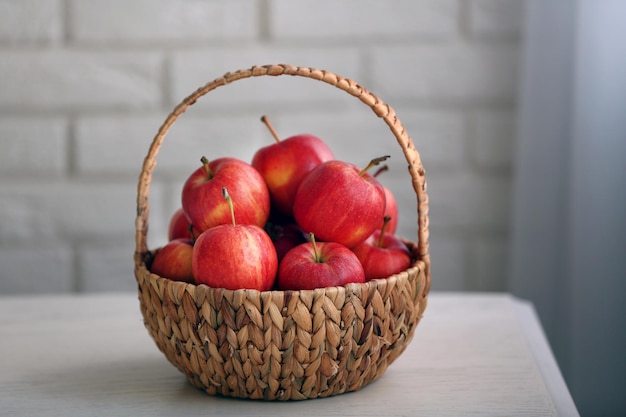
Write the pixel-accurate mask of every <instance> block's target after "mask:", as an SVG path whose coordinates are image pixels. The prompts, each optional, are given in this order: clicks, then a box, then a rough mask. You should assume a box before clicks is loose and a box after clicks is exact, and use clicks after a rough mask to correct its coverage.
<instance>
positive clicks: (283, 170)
mask: <svg viewBox="0 0 626 417" xmlns="http://www.w3.org/2000/svg"><path fill="white" fill-rule="evenodd" d="M261 121H262V122H263V123H265V125H266V126H267V128H268V129H269V130H270V132H271V133H272V135H273V136H274V139H275V140H276V143H274V144H272V145H268V146H265V147H263V148H261V149H259V150H258V151H257V152H256V153H255V154H254V157H253V158H252V166H253V167H255V168H256V169H257V170H258V171H259V173H261V176H262V177H263V178H264V179H265V182H266V184H267V187H268V189H269V192H270V198H271V201H272V204H273V206H274V207H275V208H276V209H277V210H278V211H280V212H281V213H283V214H286V215H292V214H293V200H294V198H295V195H296V191H297V190H298V186H299V185H300V183H301V182H302V179H303V178H304V177H305V176H306V175H307V174H308V173H309V172H310V171H311V170H312V169H313V168H315V167H316V166H318V165H319V164H320V163H322V162H324V161H330V160H332V159H334V155H333V153H332V151H331V150H330V148H329V147H328V145H326V143H324V142H323V141H322V140H321V139H320V138H318V137H316V136H313V135H307V134H302V135H296V136H291V137H289V138H287V139H284V140H280V138H279V137H278V134H277V133H276V131H275V130H274V128H273V127H272V125H271V124H270V122H269V120H268V119H267V117H266V116H263V117H261Z"/></svg>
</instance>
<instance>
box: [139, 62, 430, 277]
mask: <svg viewBox="0 0 626 417" xmlns="http://www.w3.org/2000/svg"><path fill="white" fill-rule="evenodd" d="M264 75H271V76H279V75H292V76H300V77H305V78H312V79H314V80H319V81H323V82H325V83H327V84H330V85H333V86H335V87H337V88H339V89H340V90H343V91H345V92H347V93H349V94H351V95H353V96H355V97H356V98H358V99H359V100H361V101H362V102H363V103H365V104H366V105H368V106H369V107H370V108H371V109H372V110H373V111H374V113H375V114H376V116H378V117H380V118H382V119H383V120H384V121H385V123H387V125H388V126H389V128H390V129H391V132H392V133H393V135H394V136H395V137H396V139H397V141H398V143H399V144H400V146H401V147H402V150H403V153H404V156H405V158H406V160H407V162H408V170H409V174H410V175H411V178H412V184H413V189H414V190H415V194H416V195H417V225H418V232H417V237H418V242H417V252H418V255H419V258H420V260H421V261H423V262H424V264H425V268H426V270H425V272H426V277H427V280H428V281H430V254H429V243H428V195H427V193H426V177H425V171H424V167H423V166H422V162H421V159H420V155H419V152H418V151H417V149H415V145H414V144H413V140H412V139H411V137H410V136H409V135H408V134H407V132H406V130H405V129H404V126H403V125H402V123H401V122H400V119H398V117H397V116H396V113H395V111H394V110H393V109H392V108H391V106H389V105H387V104H385V103H384V102H383V101H382V100H381V99H380V98H378V97H377V96H376V95H374V94H372V93H370V92H369V91H368V90H366V89H365V88H363V87H361V86H360V85H359V84H357V83H356V82H354V81H352V80H350V79H347V78H344V77H341V76H339V75H336V74H334V73H332V72H329V71H322V70H318V69H314V68H306V67H297V66H293V65H264V66H254V67H252V68H249V69H243V70H238V71H235V72H229V73H226V74H225V75H223V76H222V77H219V78H216V79H215V80H213V81H211V82H209V83H208V84H206V85H204V86H203V87H200V88H199V89H197V90H196V91H195V92H193V93H192V94H190V95H189V96H188V97H186V98H185V99H184V100H183V101H182V102H181V103H180V104H178V105H177V106H176V107H175V108H174V110H173V111H172V112H171V113H170V114H169V116H168V117H167V119H165V121H164V122H163V124H162V125H161V127H160V128H159V131H158V132H157V134H156V136H155V137H154V139H153V141H152V144H151V145H150V149H149V150H148V154H147V156H146V158H145V159H144V162H143V167H142V170H141V174H140V176H139V182H138V185H137V218H136V221H135V228H136V235H135V243H136V250H135V257H143V256H144V255H145V253H146V252H147V251H148V247H147V233H148V214H149V211H150V205H149V201H148V195H149V191H150V181H151V179H152V171H153V170H154V167H155V165H156V156H157V154H158V151H159V148H160V147H161V143H162V142H163V138H164V137H165V135H166V134H167V132H168V130H169V129H170V127H171V126H172V124H174V122H175V121H176V120H177V119H178V117H179V116H180V115H181V114H183V113H184V112H185V111H186V110H187V109H188V108H189V107H190V106H191V105H193V104H194V103H195V102H196V101H197V100H198V98H200V97H202V96H203V95H205V94H207V93H208V92H210V91H212V90H214V89H216V88H217V87H221V86H223V85H226V84H230V83H232V82H233V81H237V80H241V79H244V78H250V77H259V76H264Z"/></svg>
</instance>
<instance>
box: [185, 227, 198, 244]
mask: <svg viewBox="0 0 626 417" xmlns="http://www.w3.org/2000/svg"><path fill="white" fill-rule="evenodd" d="M187 230H189V234H190V235H191V240H192V241H193V243H196V238H197V237H198V236H196V232H195V230H194V228H193V225H192V224H190V225H189V226H187Z"/></svg>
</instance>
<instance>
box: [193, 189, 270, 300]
mask: <svg viewBox="0 0 626 417" xmlns="http://www.w3.org/2000/svg"><path fill="white" fill-rule="evenodd" d="M222 190H223V191H222V193H223V197H222V199H223V200H225V201H226V202H227V206H228V209H229V215H230V217H231V222H230V223H228V224H220V225H217V226H214V227H211V228H209V229H207V230H205V231H204V232H202V233H201V234H200V236H198V238H197V239H196V242H195V244H194V247H193V256H192V270H193V276H194V279H195V282H196V284H206V285H208V286H210V287H215V288H226V289H229V290H237V289H242V288H245V289H254V290H259V291H266V290H269V289H271V288H272V287H273V285H274V281H275V280H276V272H277V271H278V258H277V256H276V250H275V249H274V244H273V243H272V240H271V239H270V237H269V235H268V234H267V232H265V230H263V229H262V228H261V227H259V226H257V225H256V224H237V223H236V221H235V220H236V217H235V215H236V214H237V213H238V204H237V202H236V201H233V200H232V198H231V197H230V195H229V194H228V193H229V190H227V189H226V188H225V187H224V188H223V189H222Z"/></svg>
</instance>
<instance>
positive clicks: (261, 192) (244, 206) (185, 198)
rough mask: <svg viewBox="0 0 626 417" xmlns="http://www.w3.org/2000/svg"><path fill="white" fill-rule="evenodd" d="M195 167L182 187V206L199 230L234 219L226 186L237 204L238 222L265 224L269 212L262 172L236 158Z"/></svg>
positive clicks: (268, 201)
mask: <svg viewBox="0 0 626 417" xmlns="http://www.w3.org/2000/svg"><path fill="white" fill-rule="evenodd" d="M201 161H202V167H200V168H198V169H197V170H196V171H194V172H193V173H192V174H191V175H190V176H189V178H188V179H187V181H186V182H185V184H184V185H183V190H182V207H183V210H184V211H185V214H186V215H187V217H188V218H189V221H190V222H191V224H193V226H194V227H195V228H196V229H198V231H199V232H203V231H205V230H207V229H209V228H211V227H213V226H217V225H219V224H226V223H231V217H230V214H229V209H228V204H227V203H226V201H225V200H224V197H222V187H226V188H227V189H228V192H229V193H230V195H231V196H232V199H233V200H234V201H236V204H237V222H238V223H239V224H242V225H243V224H255V225H257V226H259V227H263V225H264V224H265V222H267V219H268V217H269V214H270V197H269V191H268V189H267V185H266V184H265V181H264V180H263V177H262V176H261V174H259V172H258V171H257V170H256V169H255V168H254V167H253V166H252V165H250V164H248V163H247V162H244V161H242V160H240V159H237V158H219V159H215V160H213V161H211V162H209V161H208V160H207V159H206V158H205V157H202V159H201Z"/></svg>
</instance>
